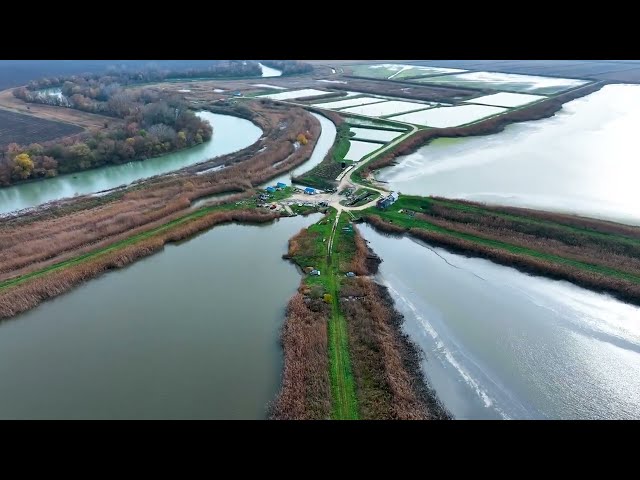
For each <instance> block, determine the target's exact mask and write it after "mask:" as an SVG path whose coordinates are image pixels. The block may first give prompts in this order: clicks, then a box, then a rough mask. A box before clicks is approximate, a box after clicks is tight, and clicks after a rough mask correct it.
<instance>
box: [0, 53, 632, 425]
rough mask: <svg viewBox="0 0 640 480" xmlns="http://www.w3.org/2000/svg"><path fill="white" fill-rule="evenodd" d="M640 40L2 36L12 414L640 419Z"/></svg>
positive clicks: (2, 322)
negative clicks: (126, 48) (390, 45)
mask: <svg viewBox="0 0 640 480" xmlns="http://www.w3.org/2000/svg"><path fill="white" fill-rule="evenodd" d="M639 121H640V61H636V60H379V61H372V60H153V61H150V60H0V419H107V420H108V419H114V420H115V419H220V420H223V419H230V420H236V419H249V420H438V421H446V420H509V419H512V420H604V419H606V420H625V419H640V209H639V208H638V206H640V189H638V187H637V183H638V182H637V179H638V178H640V163H639V162H638V161H637V159H636V158H635V157H636V155H637V154H636V152H637V150H638V148H637V144H638V140H637V137H636V136H635V126H636V125H637V124H638V122H639Z"/></svg>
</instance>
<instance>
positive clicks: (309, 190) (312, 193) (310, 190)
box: [304, 187, 316, 195]
mask: <svg viewBox="0 0 640 480" xmlns="http://www.w3.org/2000/svg"><path fill="white" fill-rule="evenodd" d="M304 193H306V194H307V195H315V194H316V190H315V188H311V187H307V188H305V189H304Z"/></svg>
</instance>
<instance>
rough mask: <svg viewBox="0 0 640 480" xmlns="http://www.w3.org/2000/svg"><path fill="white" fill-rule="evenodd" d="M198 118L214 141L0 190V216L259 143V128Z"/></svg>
mask: <svg viewBox="0 0 640 480" xmlns="http://www.w3.org/2000/svg"><path fill="white" fill-rule="evenodd" d="M197 115H198V116H199V117H200V118H203V119H205V120H208V121H209V122H210V123H211V124H212V125H213V137H212V138H211V140H209V141H207V142H205V143H203V144H201V145H197V146H195V147H193V148H189V149H186V150H181V151H179V152H175V153H170V154H167V155H163V156H160V157H156V158H151V159H149V160H144V161H141V162H129V163H126V164H123V165H111V166H108V167H101V168H97V169H93V170H85V171H82V172H77V173H74V174H69V175H60V176H58V177H54V178H47V179H43V180H38V181H34V182H29V183H23V184H20V185H14V186H11V187H6V188H0V214H2V213H7V212H11V211H14V210H20V209H23V208H28V207H34V206H37V205H40V204H43V203H46V202H49V201H52V200H57V199H60V198H66V197H72V196H74V195H83V194H88V193H95V192H99V191H102V190H107V189H110V188H115V187H118V186H120V185H127V184H129V183H131V182H134V181H136V180H140V179H144V178H149V177H153V176H155V175H160V174H163V173H168V172H171V171H174V170H178V169H180V168H183V167H186V166H189V165H193V164H196V163H199V162H203V161H205V160H209V159H211V158H213V157H217V156H220V155H226V154H228V153H232V152H235V151H238V150H241V149H243V148H245V147H248V146H249V145H251V144H252V143H254V142H256V141H257V140H258V139H259V138H260V136H261V135H262V130H261V129H260V128H259V127H257V126H256V125H254V124H253V123H251V122H250V121H248V120H244V119H242V118H237V117H232V116H229V115H219V114H215V113H211V112H206V111H202V112H198V114H197Z"/></svg>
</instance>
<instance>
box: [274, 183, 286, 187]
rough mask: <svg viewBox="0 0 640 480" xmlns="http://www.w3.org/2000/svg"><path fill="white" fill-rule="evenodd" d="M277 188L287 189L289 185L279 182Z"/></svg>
mask: <svg viewBox="0 0 640 480" xmlns="http://www.w3.org/2000/svg"><path fill="white" fill-rule="evenodd" d="M276 187H278V188H287V184H286V183H282V182H278V183H277V184H276Z"/></svg>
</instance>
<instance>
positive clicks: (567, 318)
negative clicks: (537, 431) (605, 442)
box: [359, 225, 640, 419]
mask: <svg viewBox="0 0 640 480" xmlns="http://www.w3.org/2000/svg"><path fill="white" fill-rule="evenodd" d="M359 228H360V229H361V231H362V232H363V235H364V236H365V238H366V239H367V240H369V241H370V244H371V247H372V248H373V249H374V250H375V252H376V253H377V254H378V255H380V256H381V257H382V258H383V262H382V264H381V265H380V271H379V273H378V275H377V278H378V281H380V282H381V283H383V284H386V285H387V286H388V287H389V289H390V292H391V295H392V297H393V298H394V300H395V302H396V307H397V308H398V309H399V311H400V312H401V313H402V314H404V315H405V324H404V329H405V331H406V332H407V333H408V334H409V336H410V337H411V338H412V339H413V340H414V341H415V342H416V343H417V345H418V346H419V347H420V349H421V351H422V352H423V353H424V355H425V358H424V361H423V368H424V372H425V373H426V376H427V378H428V379H429V381H430V383H431V384H432V386H433V387H434V388H435V390H436V392H437V395H438V397H439V398H440V399H441V400H442V401H443V402H444V404H445V405H446V407H447V408H448V409H449V410H450V411H451V413H452V414H453V415H454V416H455V417H456V418H463V419H469V418H471V419H492V418H516V419H540V418H543V419H544V418H552V419H604V418H606V419H621V418H624V419H628V418H633V419H640V308H638V307H635V306H632V305H629V304H625V303H623V302H620V301H618V300H615V299H614V298H612V297H610V296H607V295H602V294H598V293H594V292H591V291H588V290H584V289H582V288H579V287H577V286H575V285H573V284H570V283H567V282H562V281H555V280H549V279H546V278H543V277H534V276H530V275H525V274H523V273H520V272H518V271H517V270H514V269H512V268H508V267H504V266H500V265H496V264H493V263H491V262H489V261H487V260H484V259H478V258H467V257H463V256H460V255H454V254H451V253H449V252H447V251H445V250H443V249H440V248H431V247H428V246H425V245H424V244H420V243H418V242H414V241H412V240H410V239H409V238H393V237H390V236H386V235H383V234H380V233H377V232H376V231H374V230H373V229H372V228H371V227H369V226H366V225H364V226H362V227H359Z"/></svg>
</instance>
